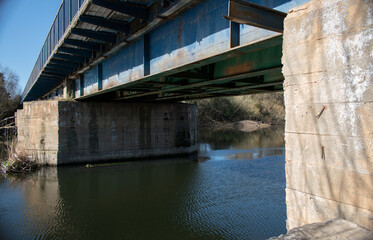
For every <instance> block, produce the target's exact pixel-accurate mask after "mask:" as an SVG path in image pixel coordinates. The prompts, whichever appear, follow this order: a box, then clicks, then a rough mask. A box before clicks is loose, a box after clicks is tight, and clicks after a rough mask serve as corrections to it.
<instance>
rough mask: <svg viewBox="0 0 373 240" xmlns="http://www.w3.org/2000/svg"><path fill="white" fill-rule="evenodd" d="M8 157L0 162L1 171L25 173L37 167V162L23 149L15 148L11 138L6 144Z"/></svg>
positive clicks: (14, 140) (15, 144) (15, 142)
mask: <svg viewBox="0 0 373 240" xmlns="http://www.w3.org/2000/svg"><path fill="white" fill-rule="evenodd" d="M7 153H8V159H7V160H6V161H4V162H2V163H1V170H2V172H3V173H5V174H7V173H27V172H31V171H33V170H36V169H37V168H38V164H36V162H35V161H34V160H33V159H32V158H31V157H30V156H29V155H28V154H27V153H26V152H25V151H23V150H19V149H17V141H16V139H13V140H12V141H10V142H9V143H8V144H7Z"/></svg>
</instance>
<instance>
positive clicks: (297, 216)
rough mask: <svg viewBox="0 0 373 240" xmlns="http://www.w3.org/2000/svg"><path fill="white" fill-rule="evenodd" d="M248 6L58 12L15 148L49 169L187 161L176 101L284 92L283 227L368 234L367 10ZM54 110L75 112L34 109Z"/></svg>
mask: <svg viewBox="0 0 373 240" xmlns="http://www.w3.org/2000/svg"><path fill="white" fill-rule="evenodd" d="M254 3H257V4H261V5H262V6H260V5H255V4H252V3H249V2H248V1H243V0H229V1H228V0H205V1H203V0H195V1H194V0H190V1H188V0H173V1H160V0H157V1H150V0H134V1H129V2H123V1H117V0H110V1H109V0H85V1H81V0H65V1H63V3H62V5H61V7H60V9H59V12H58V14H57V16H56V18H55V20H54V23H53V25H52V27H51V30H50V32H49V34H48V36H47V39H46V41H45V44H44V46H43V48H42V50H41V53H40V55H39V58H38V59H37V62H36V64H35V67H34V69H33V71H32V73H31V75H30V79H29V81H28V84H27V86H26V88H25V91H24V93H23V96H22V100H23V102H24V110H20V111H18V113H17V125H18V142H19V146H20V147H23V148H25V149H26V150H27V151H28V152H30V154H33V155H36V156H37V157H38V161H39V162H40V163H42V164H51V165H59V164H67V163H82V162H91V161H104V160H119V159H123V158H127V159H128V158H142V157H155V156H165V155H175V154H189V153H192V152H196V151H197V149H198V146H197V143H198V134H197V116H198V111H197V108H196V106H194V105H188V104H182V103H178V102H179V101H181V100H189V99H199V98H209V97H217V96H232V95H242V94H255V93H261V92H273V91H283V90H284V93H285V105H286V106H285V108H286V127H285V132H286V133H285V140H286V161H287V164H286V172H287V190H286V191H287V202H288V226H289V227H290V228H291V227H294V226H299V225H302V224H305V223H310V222H315V221H324V220H326V219H329V218H335V217H343V218H346V219H348V220H350V221H353V222H355V223H358V224H359V225H361V226H364V227H365V228H368V229H370V230H372V229H373V228H372V226H373V223H372V216H373V202H372V201H373V200H372V199H373V195H372V193H373V179H372V167H371V166H372V160H371V156H372V155H373V153H372V151H373V150H372V149H373V147H372V141H373V140H372V136H373V134H372V129H373V126H372V123H371V122H372V121H371V119H372V117H371V116H372V115H373V114H372V109H373V107H372V98H371V96H372V94H371V92H372V86H373V84H372V79H373V77H372V73H373V69H372V64H370V63H371V49H372V48H373V46H372V44H373V35H372V33H371V29H372V23H373V21H372V18H373V17H372V13H371V10H372V9H373V6H372V4H373V3H372V1H364V0H335V1H321V0H312V1H307V0H266V1H254ZM274 9H275V10H274ZM291 9H292V10H291ZM277 10H278V11H277ZM289 10H290V11H289ZM287 11H289V12H288V14H287V16H286V14H285V13H284V12H287ZM223 15H226V17H223ZM285 16H286V18H285V21H283V19H284V17H285ZM282 32H283V34H282ZM56 98H57V99H69V100H72V99H75V100H77V101H34V102H31V101H33V100H43V99H56Z"/></svg>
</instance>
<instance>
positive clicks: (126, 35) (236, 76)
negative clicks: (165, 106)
mask: <svg viewBox="0 0 373 240" xmlns="http://www.w3.org/2000/svg"><path fill="white" fill-rule="evenodd" d="M235 1H238V2H240V1H239V0H230V1H229V0H175V1H171V2H170V1H150V0H149V1H148V0H144V1H134V2H133V3H131V4H127V3H126V2H118V1H108V0H85V1H83V3H82V4H81V6H80V9H79V11H77V14H76V16H75V17H74V18H73V19H72V20H71V23H70V25H69V26H68V28H67V29H66V31H65V33H64V34H63V36H62V37H61V39H59V41H58V44H56V45H55V47H54V49H53V51H51V54H50V56H49V57H48V58H47V61H46V63H45V64H44V65H43V66H40V67H39V68H40V72H39V73H38V74H36V77H35V79H32V78H30V80H29V83H28V86H27V87H26V89H25V92H24V95H23V101H30V100H36V99H40V98H42V99H45V98H47V99H49V98H51V97H52V96H55V95H58V94H59V93H61V92H62V91H61V89H62V85H61V84H62V83H63V81H64V80H66V81H67V82H69V84H67V85H70V86H72V94H71V95H72V97H73V98H75V99H77V100H85V101H88V100H101V99H103V100H118V101H180V100H188V99H197V98H208V97H216V96H230V95H242V94H253V93H258V92H263V91H265V92H268V91H281V90H282V81H283V76H282V73H281V66H282V65H281V56H282V35H281V33H276V32H273V31H270V30H265V29H261V28H257V27H252V26H248V25H245V24H239V23H236V22H231V21H228V20H227V19H225V18H224V17H223V16H224V15H227V13H228V12H229V9H232V8H231V7H230V5H229V4H230V3H232V2H235ZM307 1H308V0H266V1H251V2H254V3H257V4H261V5H263V6H265V7H268V8H271V9H272V8H273V9H277V10H279V11H282V12H286V11H287V10H289V9H291V8H293V7H295V6H298V5H300V4H302V3H304V2H307ZM79 2H81V1H79ZM165 2H167V3H169V2H170V4H165ZM113 4H114V5H113ZM62 6H64V4H63V5H62ZM132 8H133V9H132ZM128 9H131V11H128ZM254 11H255V9H254ZM229 13H230V12H229ZM60 15H61V14H60V12H59V13H58V15H57V16H60ZM261 17H262V18H263V17H264V18H265V17H266V16H265V15H263V14H262V13H261ZM57 20H58V18H57ZM57 22H58V21H57ZM264 24H266V23H264ZM57 29H59V28H57ZM267 29H271V30H273V29H272V28H271V27H269V28H267ZM33 74H34V75H35V73H34V72H33Z"/></svg>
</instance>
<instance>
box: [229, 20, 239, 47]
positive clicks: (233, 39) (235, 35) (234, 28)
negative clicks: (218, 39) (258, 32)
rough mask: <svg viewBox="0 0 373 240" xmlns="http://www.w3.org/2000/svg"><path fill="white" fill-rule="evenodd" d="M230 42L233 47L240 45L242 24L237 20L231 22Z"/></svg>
mask: <svg viewBox="0 0 373 240" xmlns="http://www.w3.org/2000/svg"><path fill="white" fill-rule="evenodd" d="M229 28H230V43H231V48H233V47H237V46H239V45H240V24H239V23H236V22H232V21H231V22H230V26H229Z"/></svg>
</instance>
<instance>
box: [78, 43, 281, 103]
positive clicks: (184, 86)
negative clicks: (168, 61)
mask: <svg viewBox="0 0 373 240" xmlns="http://www.w3.org/2000/svg"><path fill="white" fill-rule="evenodd" d="M281 55H282V36H276V37H273V38H269V39H265V40H262V41H258V42H256V43H252V44H249V45H247V46H245V47H240V48H237V49H233V50H230V51H228V52H224V53H221V54H217V55H214V56H211V57H209V58H206V59H202V60H200V61H197V62H193V63H190V64H186V65H183V66H180V67H175V68H172V69H168V70H165V71H162V72H160V73H157V74H153V75H149V76H145V77H143V78H141V79H139V80H135V81H131V82H127V83H124V84H118V85H116V86H114V87H112V86H109V87H108V88H106V89H103V90H101V91H96V92H93V93H91V94H87V95H84V96H80V97H78V98H77V100H118V101H119V100H120V101H180V100H191V99H200V98H211V97H219V96H235V95H244V94H256V93H262V92H274V91H282V84H283V75H282V72H281V69H282V67H281V66H282V65H281Z"/></svg>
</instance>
